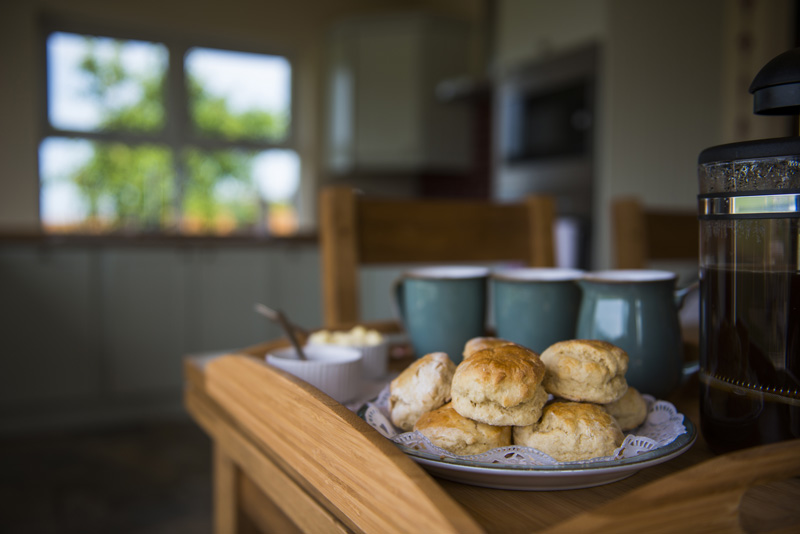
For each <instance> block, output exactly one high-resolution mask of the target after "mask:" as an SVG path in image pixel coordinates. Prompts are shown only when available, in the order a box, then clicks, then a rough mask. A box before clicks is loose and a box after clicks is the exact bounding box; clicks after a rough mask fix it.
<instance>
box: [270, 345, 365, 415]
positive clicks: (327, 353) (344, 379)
mask: <svg viewBox="0 0 800 534" xmlns="http://www.w3.org/2000/svg"><path fill="white" fill-rule="evenodd" d="M303 352H304V353H305V355H306V357H307V358H308V359H307V360H300V359H299V358H298V357H297V352H296V351H295V350H294V349H293V348H291V347H288V348H284V349H276V350H274V351H272V352H271V353H269V354H267V363H268V364H270V365H274V366H275V367H277V368H279V369H283V370H284V371H286V372H287V373H291V374H293V375H294V376H296V377H298V378H300V379H302V380H305V381H306V382H308V383H309V384H311V385H312V386H314V387H316V388H317V389H319V390H320V391H322V392H323V393H326V394H328V395H330V396H331V397H333V398H334V399H335V400H337V401H339V402H348V401H351V400H353V399H354V398H356V397H357V396H358V395H359V393H361V388H362V364H361V360H362V355H361V351H359V350H357V349H354V348H350V347H339V346H334V345H306V346H305V347H303Z"/></svg>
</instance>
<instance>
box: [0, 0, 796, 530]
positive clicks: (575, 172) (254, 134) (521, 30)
mask: <svg viewBox="0 0 800 534" xmlns="http://www.w3.org/2000/svg"><path fill="white" fill-rule="evenodd" d="M797 19H798V9H797V2H796V1H794V0H734V1H730V0H704V1H703V2H696V1H694V0H676V1H673V2H667V3H665V2H660V1H656V0H562V1H559V2H555V1H547V0H416V1H412V0H293V1H292V2H277V1H255V0H228V1H226V2H216V1H212V0H194V1H191V2H190V1H188V0H159V1H154V0H136V1H133V0H118V1H115V2H106V1H102V0H66V1H64V0H5V1H4V2H2V3H1V4H0V47H1V50H2V54H0V80H2V83H0V117H2V120H0V332H2V334H3V335H2V340H3V342H4V348H5V350H4V351H3V354H2V356H0V443H2V447H0V451H2V452H5V453H6V454H4V455H2V457H3V458H4V459H3V460H2V462H4V463H3V464H2V465H0V473H2V475H3V477H2V479H3V483H2V486H0V496H2V497H3V498H0V502H3V505H4V506H6V507H8V509H7V510H2V509H0V527H3V522H4V521H7V522H8V527H9V531H19V532H36V531H41V532H59V531H72V530H74V531H81V532H88V531H91V529H90V527H91V528H97V529H99V530H98V531H109V530H108V529H109V528H112V526H113V528H114V530H113V531H116V532H123V531H132V532H133V531H142V532H154V531H156V530H155V528H156V527H155V525H162V528H164V529H166V530H164V531H170V532H175V531H176V529H177V528H179V525H180V526H188V528H189V530H187V531H195V532H196V531H203V529H206V530H207V529H209V528H210V527H209V526H208V524H207V523H206V522H207V520H208V517H209V514H210V512H209V510H208V506H209V505H210V497H209V495H210V479H209V474H208V454H209V448H208V442H207V440H206V439H205V437H204V436H203V435H202V433H201V432H200V431H199V430H197V429H196V428H195V427H194V426H193V424H192V423H191V422H189V421H188V418H187V417H186V416H185V413H184V409H183V407H182V404H181V391H182V384H183V381H182V374H181V361H182V358H183V357H184V356H185V355H187V354H194V353H201V352H203V353H204V352H209V351H223V350H228V349H230V348H235V347H242V346H248V345H251V344H254V343H257V342H260V341H263V340H264V339H267V338H270V337H274V336H277V335H278V331H277V329H276V328H275V327H274V326H273V325H269V324H266V323H265V322H264V320H263V318H260V317H259V316H257V315H255V314H254V313H253V312H252V304H253V303H254V302H257V301H260V302H266V303H269V304H270V305H272V306H273V307H278V308H282V309H283V310H285V311H286V312H287V313H288V314H289V315H290V316H291V317H292V318H293V319H294V320H295V321H297V322H298V323H300V324H303V325H307V326H316V325H320V324H321V320H322V314H321V311H320V296H321V295H320V282H319V280H320V272H319V254H318V250H317V243H316V239H315V232H316V197H317V194H318V191H319V190H320V188H321V187H324V186H326V185H329V184H342V183H343V184H351V185H353V186H354V187H357V188H359V189H361V190H363V191H364V192H365V193H367V194H374V195H383V196H397V197H426V198H436V197H453V196H457V197H465V198H485V199H492V200H496V201H501V202H511V201H514V200H517V199H519V198H520V197H521V196H523V195H525V194H527V193H530V192H547V193H551V194H554V195H556V197H557V199H558V213H559V225H558V246H559V254H558V258H559V263H560V264H562V265H569V266H578V267H582V268H589V269H599V268H607V267H611V266H612V265H611V254H610V241H609V232H610V214H609V208H610V202H611V201H612V200H613V199H614V198H617V197H620V196H626V195H632V196H636V197H639V198H640V199H642V200H643V202H644V203H646V204H648V205H653V206H659V207H663V208H675V209H689V210H694V209H695V207H696V194H697V186H696V161H697V155H698V154H699V152H700V151H701V150H702V149H704V148H706V147H709V146H712V145H717V144H722V143H728V142H733V141H744V140H749V139H757V138H765V137H778V136H784V135H790V134H791V132H796V130H797V125H796V124H794V123H793V122H792V121H791V120H788V119H786V118H781V117H757V116H754V115H753V114H752V100H751V97H750V95H749V93H748V91H747V89H748V86H749V84H750V82H751V81H752V78H753V77H754V76H755V74H756V73H757V72H758V70H759V69H760V67H761V66H762V65H763V64H764V63H766V62H767V61H768V60H769V59H771V58H772V57H774V56H775V55H777V54H778V53H780V52H782V51H784V50H786V49H789V48H792V47H794V46H797ZM693 268H695V267H694V266H688V269H689V270H690V271H691V270H692V269H693ZM695 270H696V268H695ZM395 275H396V271H393V270H391V269H388V270H387V269H378V268H375V269H367V270H366V271H365V272H364V273H363V274H362V277H363V279H362V282H363V284H364V285H366V287H367V288H368V289H367V290H366V291H363V292H362V300H363V302H362V303H361V309H362V310H363V315H364V317H365V319H371V318H386V317H388V316H390V315H391V308H390V305H389V302H388V299H387V295H386V293H385V289H384V288H385V287H386V284H387V282H388V281H390V280H391V279H392V278H394V276H395ZM369 288H372V290H370V289H369ZM8 458H14V459H15V461H16V462H17V463H11V461H10V460H7V459H8ZM154 466H156V467H154ZM134 475H135V476H134ZM82 476H83V477H88V478H87V480H89V482H87V483H86V484H87V485H86V486H85V487H84V490H83V492H82V493H81V492H80V491H77V490H76V489H75V480H77V479H78V478H80V477H82ZM93 476H94V477H95V478H92V477H93ZM125 477H129V478H125ZM130 477H133V478H130ZM113 479H116V480H118V481H125V482H123V484H122V485H123V486H125V489H120V488H119V487H108V486H105V484H107V483H108V481H109V480H113ZM70 488H71V489H70ZM153 488H161V489H159V490H154V489H153ZM176 488H177V489H176ZM153 495H156V496H158V498H157V499H156V500H158V502H159V503H161V504H159V505H155V504H152V503H151V502H150V501H149V500H148V499H151V500H152V498H153ZM28 497H30V498H28ZM25 499H27V500H25ZM24 503H28V504H24ZM31 503H38V504H31ZM137 503H138V504H137ZM164 503H167V504H164ZM137 506H138V508H137ZM6 512H8V513H6ZM114 514H116V515H114ZM120 517H122V518H124V519H120ZM132 518H134V519H132ZM135 518H138V519H135ZM73 520H74V522H72V521H73ZM82 521H83V522H82ZM87 521H88V522H87ZM170 521H171V522H170ZM122 524H125V525H127V526H126V527H124V528H123V527H122V526H121V525H122ZM164 525H171V527H170V528H167V527H166V526H164ZM14 528H16V529H17V530H13V529H14ZM126 528H127V529H128V530H125V529H126ZM70 529H72V530H70ZM0 530H5V529H2V528H0Z"/></svg>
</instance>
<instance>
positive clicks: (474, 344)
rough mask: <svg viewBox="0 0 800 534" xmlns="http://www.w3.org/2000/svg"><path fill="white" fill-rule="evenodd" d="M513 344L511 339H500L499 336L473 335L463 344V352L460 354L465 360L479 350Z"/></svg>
mask: <svg viewBox="0 0 800 534" xmlns="http://www.w3.org/2000/svg"><path fill="white" fill-rule="evenodd" d="M513 344H514V343H513V342H512V341H508V340H505V339H501V338H499V337H473V338H472V339H470V340H469V341H467V343H466V344H465V345H464V352H463V354H462V355H463V357H464V359H465V360H466V359H467V358H469V357H470V356H472V355H473V354H475V353H476V352H478V351H480V350H483V349H488V348H490V347H499V346H502V345H513Z"/></svg>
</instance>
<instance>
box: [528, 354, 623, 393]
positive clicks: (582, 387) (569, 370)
mask: <svg viewBox="0 0 800 534" xmlns="http://www.w3.org/2000/svg"><path fill="white" fill-rule="evenodd" d="M541 358H542V362H544V364H545V366H546V367H547V373H546V374H545V378H544V387H545V389H546V390H547V392H548V393H550V394H552V395H553V396H554V397H561V398H563V399H568V400H572V401H580V402H595V403H597V404H608V403H610V402H614V401H616V400H617V399H619V398H620V397H622V396H623V395H624V394H625V390H627V389H628V382H627V381H626V380H625V373H626V372H627V371H628V353H627V352H625V351H624V350H622V349H621V348H619V347H617V346H615V345H612V344H611V343H608V342H606V341H599V340H595V339H572V340H569V341H560V342H558V343H555V344H553V345H550V346H549V347H547V349H546V350H545V351H544V352H543V353H542V356H541Z"/></svg>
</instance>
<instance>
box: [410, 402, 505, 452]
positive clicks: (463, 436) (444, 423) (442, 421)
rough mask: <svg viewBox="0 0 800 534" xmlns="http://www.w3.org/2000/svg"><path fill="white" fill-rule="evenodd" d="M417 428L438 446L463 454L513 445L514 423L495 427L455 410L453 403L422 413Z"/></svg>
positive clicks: (415, 426) (415, 427)
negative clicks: (468, 417) (511, 425)
mask: <svg viewBox="0 0 800 534" xmlns="http://www.w3.org/2000/svg"><path fill="white" fill-rule="evenodd" d="M414 430H418V431H419V432H421V433H422V434H423V435H424V436H426V437H427V438H428V439H429V440H431V442H432V443H433V444H434V445H436V446H437V447H441V448H443V449H445V450H447V451H450V452H452V453H453V454H460V455H462V456H465V455H468V454H480V453H482V452H486V451H489V450H492V449H496V448H498V447H507V446H509V445H511V427H510V426H492V425H487V424H485V423H480V422H478V421H473V420H472V419H467V418H466V417H463V416H462V415H460V414H459V413H458V412H457V411H455V410H454V409H453V403H452V402H448V403H447V404H445V405H444V406H442V407H441V408H438V409H436V410H433V411H432V412H428V413H424V414H422V417H420V418H419V420H418V421H417V424H416V425H414Z"/></svg>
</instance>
